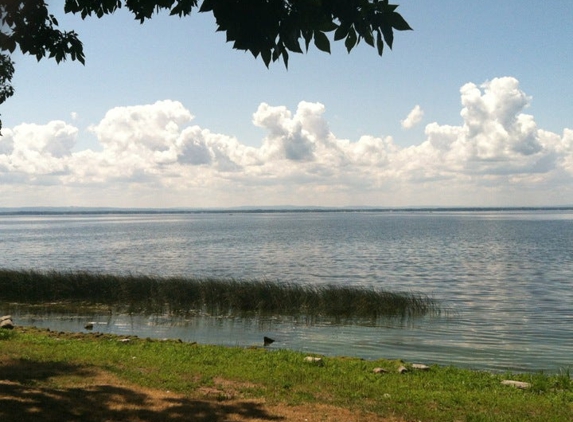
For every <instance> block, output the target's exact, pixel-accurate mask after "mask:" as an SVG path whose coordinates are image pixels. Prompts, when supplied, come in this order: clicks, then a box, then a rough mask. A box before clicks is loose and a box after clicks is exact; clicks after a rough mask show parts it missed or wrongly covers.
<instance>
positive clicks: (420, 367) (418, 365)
mask: <svg viewBox="0 0 573 422" xmlns="http://www.w3.org/2000/svg"><path fill="white" fill-rule="evenodd" d="M412 369H417V370H419V371H427V370H429V369H430V367H429V366H428V365H424V364H423V363H413V364H412Z"/></svg>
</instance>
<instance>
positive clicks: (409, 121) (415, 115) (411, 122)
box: [400, 105, 424, 129]
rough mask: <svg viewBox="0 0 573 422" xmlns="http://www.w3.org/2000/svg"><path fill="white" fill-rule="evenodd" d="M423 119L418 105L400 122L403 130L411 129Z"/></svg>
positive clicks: (422, 113)
mask: <svg viewBox="0 0 573 422" xmlns="http://www.w3.org/2000/svg"><path fill="white" fill-rule="evenodd" d="M422 117H424V110H422V107H420V106H419V105H416V106H415V107H414V108H413V109H412V111H410V113H409V114H408V116H407V117H406V118H405V119H404V120H400V123H401V124H402V127H403V128H404V129H411V128H413V127H414V126H416V125H417V124H418V123H420V122H421V121H422Z"/></svg>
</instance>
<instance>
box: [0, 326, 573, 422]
mask: <svg viewBox="0 0 573 422" xmlns="http://www.w3.org/2000/svg"><path fill="white" fill-rule="evenodd" d="M122 340H123V339H122V338H119V337H114V336H108V335H101V334H66V333H54V332H49V331H40V330H37V329H33V328H21V327H20V328H18V327H17V328H16V329H15V330H13V331H8V330H1V332H0V391H1V393H0V400H1V401H2V406H0V420H36V421H38V420H40V421H48V420H72V419H73V420H84V421H92V420H93V421H96V420H138V421H143V420H145V421H160V420H181V421H183V420H196V421H229V420H241V421H242V420H264V421H267V420H301V421H302V420H305V419H306V420H309V421H314V420H333V421H334V420H342V419H340V418H341V416H340V415H344V414H345V413H342V412H343V411H344V409H346V410H347V412H348V413H347V415H353V418H350V417H348V418H344V420H362V421H370V420H386V419H383V418H389V419H388V420H392V421H533V422H535V421H540V422H541V421H542V422H548V421H559V422H561V421H570V420H572V416H573V383H572V381H571V379H570V377H569V374H568V373H567V372H563V373H562V374H560V375H553V376H546V375H542V374H537V375H533V374H519V375H510V374H504V375H501V374H491V373H487V372H474V371H469V370H462V369H457V368H452V367H437V366H432V367H431V368H430V369H429V370H427V371H419V370H414V369H411V368H410V370H409V371H408V372H405V373H398V371H397V368H398V367H399V366H401V365H403V364H404V363H403V362H398V361H387V360H377V361H365V360H359V359H354V358H327V357H322V362H321V364H319V365H318V364H312V363H307V362H305V361H304V357H305V355H303V354H300V353H297V352H293V351H288V350H276V349H264V348H252V349H249V348H246V349H245V348H236V347H221V346H208V345H197V344H187V343H180V342H177V341H152V340H148V339H138V338H131V339H130V341H122ZM405 366H406V367H409V365H408V364H405ZM376 367H382V368H385V369H387V370H388V371H389V372H388V373H384V374H375V373H374V372H373V369H374V368H376ZM507 378H511V379H517V380H521V381H526V382H529V383H531V388H529V389H526V390H520V389H517V388H514V387H510V386H505V385H502V384H501V381H502V380H503V379H507ZM154 391H155V393H153V392H154ZM167 394H176V395H177V396H176V397H175V396H166V395H167ZM152 396H153V397H159V399H158V400H160V401H162V402H163V404H164V405H165V406H163V407H161V406H156V407H153V408H146V407H145V406H147V405H148V404H149V403H151V402H152V399H151V397H152ZM153 403H155V402H153ZM297 409H298V410H297ZM300 409H302V410H301V412H312V413H310V414H306V415H298V416H300V417H294V416H293V413H294V414H296V413H297V412H298V411H299V410H300ZM333 409H334V410H333ZM320 412H323V413H324V414H323V413H320ZM328 412H330V413H332V412H334V413H332V414H334V416H333V417H332V418H330V419H328V418H327V413H328ZM51 415H52V416H53V419H52V416H51ZM241 415H242V416H241ZM281 415H282V416H281ZM285 415H291V416H290V417H289V416H285ZM336 415H338V416H336ZM356 415H360V417H357V416H356ZM241 417H244V419H242V418H241Z"/></svg>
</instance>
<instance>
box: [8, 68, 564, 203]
mask: <svg viewBox="0 0 573 422" xmlns="http://www.w3.org/2000/svg"><path fill="white" fill-rule="evenodd" d="M460 93H461V104H462V109H461V112H460V116H461V118H462V121H461V123H460V124H459V125H440V124H439V123H438V122H432V123H429V124H428V125H426V128H425V137H424V139H420V141H419V142H418V143H415V144H414V145H412V146H410V147H406V148H403V147H399V146H397V145H396V144H395V143H394V141H393V139H392V137H391V136H385V137H375V136H371V135H364V136H362V137H361V138H360V139H358V140H357V141H350V140H347V139H339V138H337V137H336V134H334V133H332V132H331V130H330V128H329V125H328V122H327V121H326V120H325V118H324V112H325V106H324V105H323V104H320V103H309V102H305V101H302V102H300V103H299V105H298V107H297V109H296V111H295V112H294V113H293V112H291V111H290V110H288V109H287V108H286V107H284V106H271V105H268V104H266V103H262V104H261V105H260V106H259V107H258V109H257V110H256V111H255V113H254V114H253V120H252V121H253V124H255V125H256V126H259V127H261V128H263V129H264V130H265V133H266V134H265V136H264V138H263V139H262V140H261V145H260V147H258V148H257V147H252V146H247V145H245V144H242V143H241V142H240V141H239V140H237V139H236V138H234V137H231V136H228V135H225V134H218V133H214V132H212V131H210V130H209V129H207V128H201V127H199V126H197V125H191V122H192V120H193V116H192V114H191V113H190V111H189V110H187V109H186V108H185V107H184V106H183V105H182V104H181V103H180V102H177V101H170V100H166V101H159V102H156V103H155V104H150V105H139V106H130V107H116V108H114V109H112V110H109V111H108V112H107V113H106V115H105V117H104V118H103V119H102V120H101V121H100V122H99V123H98V124H96V125H93V126H92V127H91V128H90V131H91V132H92V133H93V134H95V136H96V137H97V139H98V141H99V143H100V144H101V147H102V148H101V150H98V151H92V150H83V151H75V150H74V149H73V148H74V146H75V143H76V140H77V138H78V136H81V134H80V133H79V130H78V129H77V128H75V127H74V126H71V125H69V124H66V123H64V122H61V121H54V122H50V123H48V124H47V125H33V124H23V125H19V126H16V127H14V128H12V129H5V130H4V136H3V137H2V138H0V194H1V195H2V198H3V202H2V205H5V206H8V205H11V206H18V205H101V206H103V205H109V206H155V207H162V206H235V205H247V204H250V205H266V204H268V205H271V204H301V205H303V204H306V205H313V204H315V205H383V206H407V205H472V206H477V205H550V204H565V203H573V189H572V188H571V187H570V186H572V185H573V184H572V183H571V182H573V130H572V129H568V128H565V129H564V130H563V133H562V134H557V133H553V132H549V131H545V130H542V129H539V128H538V127H537V124H536V122H535V119H534V117H533V116H531V115H528V114H525V113H523V111H524V109H525V108H526V107H527V106H528V105H529V102H530V101H531V100H530V98H529V97H528V96H527V95H526V94H525V93H524V92H522V91H521V90H520V88H519V82H518V81H517V80H516V79H514V78H510V77H505V78H496V79H493V80H491V81H488V82H486V83H484V84H482V85H479V86H478V85H475V84H473V83H468V84H466V85H464V86H463V87H462V88H461V90H460ZM422 113H423V112H422V111H421V109H420V108H419V107H418V106H417V107H415V108H414V109H413V110H412V112H411V113H410V115H409V116H408V118H406V119H405V120H404V121H403V124H405V125H406V126H408V125H410V124H414V123H413V122H414V121H416V120H419V119H420V118H421V116H422ZM25 192H28V194H27V195H26V194H25ZM26 198H27V199H26ZM38 198H40V199H38ZM37 201H42V202H41V203H38V202H37Z"/></svg>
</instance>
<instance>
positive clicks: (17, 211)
mask: <svg viewBox="0 0 573 422" xmlns="http://www.w3.org/2000/svg"><path fill="white" fill-rule="evenodd" d="M523 211H526V212H527V211H531V212H534V211H573V205H571V206H547V207H399V208H384V207H339V208H335V207H332V208H330V207H293V206H279V207H237V208H97V207H96V208H89V207H85V208H84V207H13V208H12V207H10V208H8V207H6V208H0V216H7V215H24V216H25V215H88V214H92V215H93V214H95V215H107V214H119V215H121V214H228V213H232V214H234V213H237V214H268V213H313V212H320V213H348V212H380V213H393V212H415V213H418V212H523Z"/></svg>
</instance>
